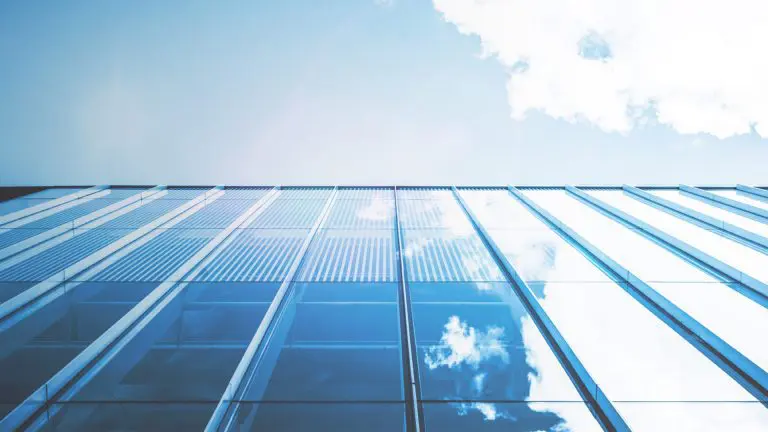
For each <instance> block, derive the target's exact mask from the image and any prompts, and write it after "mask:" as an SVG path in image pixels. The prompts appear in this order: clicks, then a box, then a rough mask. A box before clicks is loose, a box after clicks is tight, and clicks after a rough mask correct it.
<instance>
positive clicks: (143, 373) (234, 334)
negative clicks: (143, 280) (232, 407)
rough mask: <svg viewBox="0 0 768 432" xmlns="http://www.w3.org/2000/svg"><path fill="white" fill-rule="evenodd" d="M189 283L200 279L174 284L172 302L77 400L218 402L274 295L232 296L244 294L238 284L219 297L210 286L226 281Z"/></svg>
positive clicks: (99, 371)
mask: <svg viewBox="0 0 768 432" xmlns="http://www.w3.org/2000/svg"><path fill="white" fill-rule="evenodd" d="M189 287H195V284H194V283H192V284H189V285H187V286H186V288H185V287H179V288H176V289H174V290H173V291H172V292H171V293H170V294H169V296H170V297H168V299H169V303H168V304H167V305H166V306H165V307H164V308H162V310H160V311H158V312H157V314H156V315H155V316H154V317H153V318H152V320H151V321H149V322H148V323H147V324H146V325H145V326H143V327H141V328H140V331H139V332H138V333H136V334H135V335H134V336H133V337H131V338H130V339H129V341H128V343H127V344H125V346H123V347H122V348H121V349H120V350H119V351H118V352H117V353H116V354H115V356H114V357H113V358H112V359H111V360H110V361H109V362H108V363H107V364H105V365H101V367H100V368H99V369H97V373H96V374H95V376H94V377H93V378H92V379H90V380H89V381H88V382H87V383H85V385H84V386H83V387H82V388H81V389H80V390H79V391H78V392H77V393H76V394H75V396H74V397H73V400H74V401H80V402H91V401H96V402H101V401H148V402H149V401H168V402H176V401H206V402H212V401H218V400H219V398H220V397H221V395H222V394H223V392H224V389H225V388H226V386H227V384H228V383H229V380H230V378H231V376H232V373H233V372H234V370H235V367H236V366H237V364H238V363H239V361H240V358H241V357H242V355H243V353H244V351H245V349H246V347H247V345H248V343H250V340H251V338H252V337H253V334H254V332H255V331H256V328H257V327H258V325H259V323H260V322H261V318H262V317H263V315H264V312H265V311H266V309H267V307H268V306H269V301H271V299H269V301H266V302H258V301H232V299H237V298H238V296H240V295H242V293H243V289H242V287H238V288H236V292H235V293H232V294H230V295H227V296H225V297H229V299H228V300H225V301H220V300H218V299H216V298H217V297H220V296H221V294H220V293H219V292H216V293H210V294H209V293H208V291H212V290H213V291H221V290H227V289H228V287H227V285H224V284H205V285H201V286H199V287H195V288H196V289H191V290H190V289H189ZM249 288H250V289H256V290H258V289H260V287H258V286H254V285H252V286H251V287H249ZM276 288H277V286H276V285H273V286H272V287H263V289H265V290H269V291H271V292H274V291H275V290H276ZM213 408H214V407H213V406H212V407H211V409H213Z"/></svg>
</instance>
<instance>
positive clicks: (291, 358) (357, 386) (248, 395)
mask: <svg viewBox="0 0 768 432" xmlns="http://www.w3.org/2000/svg"><path fill="white" fill-rule="evenodd" d="M292 288H293V291H292V292H291V293H290V294H289V298H287V299H285V300H284V301H285V302H286V304H285V309H284V311H283V313H282V314H281V315H280V317H279V319H278V320H277V321H276V322H275V323H274V324H273V326H274V328H273V333H272V335H271V336H270V343H269V344H268V345H267V346H266V347H262V348H261V352H260V354H259V355H258V356H257V358H258V363H257V365H256V366H255V367H256V368H257V369H256V374H255V377H256V378H255V379H254V380H253V381H252V382H251V383H250V385H249V387H248V388H247V389H246V391H245V392H244V394H243V395H242V397H241V399H242V400H245V401H259V400H263V401H323V402H334V401H336V402H340V401H350V402H352V401H402V400H404V399H403V398H404V395H403V389H402V376H403V372H402V365H401V358H402V354H401V347H400V331H399V328H400V327H399V315H398V307H397V291H396V289H397V285H396V284H392V283H368V284H357V283H330V282H326V283H296V284H294V286H293V287H292Z"/></svg>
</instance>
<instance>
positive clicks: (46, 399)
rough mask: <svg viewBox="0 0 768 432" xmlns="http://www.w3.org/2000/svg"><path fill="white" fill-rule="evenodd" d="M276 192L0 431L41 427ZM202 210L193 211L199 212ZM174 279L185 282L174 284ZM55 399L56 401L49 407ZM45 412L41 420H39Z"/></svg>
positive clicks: (30, 399) (142, 303)
mask: <svg viewBox="0 0 768 432" xmlns="http://www.w3.org/2000/svg"><path fill="white" fill-rule="evenodd" d="M222 189H223V187H221V186H217V187H216V188H214V189H212V190H211V191H208V192H212V191H216V193H215V194H213V195H212V196H211V197H212V198H214V200H215V199H217V198H219V197H220V196H221V195H223V192H222ZM277 191H278V188H277V187H274V188H273V189H272V190H271V191H270V192H269V193H268V194H266V195H264V196H262V197H261V198H260V199H258V200H257V201H256V202H255V203H254V204H253V205H252V206H251V207H250V208H248V209H247V210H246V211H245V212H243V213H242V214H241V215H240V216H239V217H238V218H237V219H235V220H234V221H233V222H232V223H231V224H229V226H227V227H226V228H224V229H223V230H221V231H220V232H219V233H218V234H217V235H216V237H214V238H213V239H211V240H210V241H209V242H208V243H206V245H205V246H204V247H203V248H202V249H200V250H199V251H197V252H196V253H195V254H194V255H193V256H192V257H191V258H189V259H188V260H187V261H186V262H184V263H183V264H182V265H181V266H180V267H179V268H178V269H177V270H176V271H174V272H173V273H172V274H171V275H170V276H169V277H168V281H167V282H163V283H161V284H160V285H158V286H157V287H156V288H155V289H154V290H152V292H150V293H149V294H147V296H146V297H144V299H142V300H141V301H140V302H139V303H137V304H136V305H135V306H134V307H133V308H131V310H130V311H128V312H127V313H126V314H125V315H123V316H122V317H121V318H120V319H119V320H118V321H117V322H115V323H114V324H113V325H112V326H111V327H110V328H109V329H108V330H107V331H105V332H104V333H103V334H102V335H101V336H99V337H98V338H97V339H96V340H95V341H93V342H92V343H91V344H90V345H88V347H86V348H85V349H84V350H83V351H82V352H80V354H78V355H77V356H76V357H75V358H74V359H72V361H70V362H69V363H68V364H67V365H66V366H64V367H63V368H62V369H61V370H59V372H57V373H56V375H54V376H53V377H52V378H50V379H49V380H48V381H47V382H46V383H45V384H43V385H42V386H40V388H38V389H37V390H36V391H35V392H33V393H32V395H30V396H29V397H28V398H27V400H26V401H24V402H23V403H21V404H19V405H18V406H17V407H16V409H15V410H13V411H12V412H11V413H9V414H8V415H7V416H6V417H5V418H4V419H3V420H2V421H0V429H6V428H7V429H15V428H19V427H22V428H23V427H30V426H32V425H33V426H34V427H30V428H31V429H39V428H40V427H42V426H43V425H44V424H45V423H46V422H47V421H48V418H49V417H50V414H49V413H45V409H46V408H49V405H52V404H55V403H59V402H58V400H61V399H70V398H71V397H72V396H74V395H75V394H76V393H77V392H78V391H79V390H80V389H81V388H83V387H84V386H85V385H86V384H87V382H88V381H90V379H92V378H93V377H94V376H95V375H96V374H98V372H99V371H100V370H101V369H102V368H103V367H104V366H105V365H106V364H107V363H108V362H109V360H111V359H112V358H114V357H115V356H116V355H117V354H118V353H119V352H120V351H121V350H122V348H123V347H125V346H126V345H127V344H128V343H129V342H130V341H131V340H132V339H133V338H134V337H136V336H137V335H138V334H139V333H140V332H141V331H142V329H144V327H146V325H147V324H148V323H149V322H150V321H151V320H152V319H153V318H154V317H155V316H157V315H158V314H159V312H160V311H161V310H162V309H163V308H164V307H165V306H166V305H168V304H169V303H170V302H171V301H172V300H173V299H174V298H175V297H176V296H177V295H178V294H179V293H181V292H182V291H183V290H184V288H186V286H187V285H188V284H189V282H188V281H189V280H191V279H193V278H194V277H195V276H197V275H198V274H199V273H200V271H202V269H203V268H204V267H205V265H206V264H208V263H209V262H210V261H212V260H213V258H215V256H216V255H218V253H220V252H221V250H222V249H223V248H224V247H225V246H226V245H227V244H229V243H230V242H231V241H232V240H233V238H234V237H233V236H232V235H231V234H232V233H233V232H234V231H235V230H236V229H237V228H239V227H241V226H245V225H246V224H247V223H249V222H251V221H252V220H253V219H254V218H256V217H257V216H258V215H259V214H261V213H262V212H263V211H264V210H265V209H266V208H267V207H268V205H269V204H270V203H271V202H272V201H273V198H274V197H276V196H277ZM208 192H206V193H205V194H204V195H203V196H201V197H199V198H202V199H203V201H205V200H206V199H207V198H208V197H209V195H208ZM202 207H203V206H201V207H195V208H196V209H197V210H199V209H200V208H202ZM197 210H195V211H193V212H190V213H188V214H186V215H185V217H183V218H180V219H178V220H176V222H179V221H181V220H183V219H185V218H186V217H188V216H190V215H191V214H193V213H195V212H196V211H197ZM219 246H221V247H219ZM179 280H183V281H184V282H176V281H179ZM54 399H56V400H57V402H52V401H53V400H54ZM44 413H45V414H46V415H42V414H44Z"/></svg>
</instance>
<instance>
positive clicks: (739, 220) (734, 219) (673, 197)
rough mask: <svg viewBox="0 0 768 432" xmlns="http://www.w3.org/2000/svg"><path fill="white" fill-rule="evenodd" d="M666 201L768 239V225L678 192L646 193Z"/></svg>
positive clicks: (657, 191)
mask: <svg viewBox="0 0 768 432" xmlns="http://www.w3.org/2000/svg"><path fill="white" fill-rule="evenodd" d="M648 192H650V193H652V194H654V195H657V196H659V197H661V198H664V199H666V200H669V201H672V202H674V203H676V204H680V205H681V206H684V207H688V208H689V209H691V210H695V211H697V212H700V213H703V214H705V215H707V216H711V217H713V218H715V219H719V220H722V221H724V222H727V223H730V224H733V225H736V226H737V227H739V228H743V229H745V230H748V231H752V232H753V233H756V234H760V235H761V236H765V237H768V225H766V224H763V223H760V222H758V221H756V220H754V219H752V218H748V217H746V216H742V215H740V214H738V213H734V212H730V211H728V210H726V209H725V208H721V207H717V206H716V205H710V204H709V203H707V202H705V201H702V200H699V199H696V198H693V197H692V196H691V195H688V194H685V193H682V192H680V191H678V190H653V191H648Z"/></svg>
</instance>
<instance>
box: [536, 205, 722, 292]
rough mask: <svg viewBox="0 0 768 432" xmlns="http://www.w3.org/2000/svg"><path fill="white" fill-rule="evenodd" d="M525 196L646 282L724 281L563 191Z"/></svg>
mask: <svg viewBox="0 0 768 432" xmlns="http://www.w3.org/2000/svg"><path fill="white" fill-rule="evenodd" d="M524 193H525V195H527V196H529V197H530V198H532V199H533V200H534V201H535V202H536V203H537V204H538V205H540V206H541V207H543V208H544V209H545V210H547V211H548V212H550V213H551V214H552V215H553V216H554V217H556V218H558V219H559V220H560V221H562V222H563V223H564V224H566V225H567V226H569V227H570V228H571V229H573V230H575V231H576V232H577V233H578V234H579V235H581V236H582V237H584V238H586V239H587V240H588V241H589V242H590V243H592V244H593V245H595V246H596V247H597V248H599V249H600V250H601V251H604V252H605V253H606V254H608V256H610V257H611V258H612V259H613V260H615V261H617V262H619V263H620V264H621V265H623V266H624V267H629V266H630V265H631V271H632V273H634V274H635V275H636V276H637V277H639V278H640V279H642V280H644V281H646V282H654V281H658V282H721V281H720V280H719V279H717V278H716V277H714V276H712V275H710V274H707V273H705V272H703V271H701V270H699V269H698V268H696V267H695V266H693V265H691V264H689V263H688V262H686V261H685V260H683V259H682V258H680V257H678V256H677V255H675V254H673V253H672V252H669V251H668V250H666V249H664V248H662V247H660V246H658V245H656V244H655V243H653V242H652V241H651V240H649V239H648V238H646V237H645V236H644V235H643V234H641V233H639V232H637V231H635V230H632V229H629V228H628V227H626V226H625V225H622V224H620V223H619V222H617V221H616V220H614V219H612V218H610V217H609V216H607V215H605V214H603V213H601V212H599V211H597V210H595V209H594V208H592V207H589V206H587V205H585V204H584V203H582V202H581V201H578V200H577V199H576V198H573V197H571V196H570V195H568V194H567V193H566V192H565V191H563V190H555V191H526V192H524Z"/></svg>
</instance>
